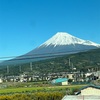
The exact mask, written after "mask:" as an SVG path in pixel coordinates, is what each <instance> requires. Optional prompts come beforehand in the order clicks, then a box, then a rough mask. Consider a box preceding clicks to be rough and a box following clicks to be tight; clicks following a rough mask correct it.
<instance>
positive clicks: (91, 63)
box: [0, 49, 100, 75]
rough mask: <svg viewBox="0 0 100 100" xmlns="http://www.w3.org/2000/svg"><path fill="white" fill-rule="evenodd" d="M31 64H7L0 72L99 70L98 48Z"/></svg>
mask: <svg viewBox="0 0 100 100" xmlns="http://www.w3.org/2000/svg"><path fill="white" fill-rule="evenodd" d="M31 64H32V65H30V63H26V64H22V65H13V66H9V72H7V67H5V68H3V67H1V69H0V74H5V75H6V74H9V75H18V74H20V73H23V72H29V73H30V74H32V73H34V74H37V73H45V74H47V73H53V72H65V71H66V72H72V71H73V70H76V71H83V72H86V71H88V70H89V69H90V70H91V71H93V70H100V49H95V50H91V51H87V52H81V53H76V54H71V55H65V56H62V57H57V58H52V59H48V60H44V61H39V62H32V63H31Z"/></svg>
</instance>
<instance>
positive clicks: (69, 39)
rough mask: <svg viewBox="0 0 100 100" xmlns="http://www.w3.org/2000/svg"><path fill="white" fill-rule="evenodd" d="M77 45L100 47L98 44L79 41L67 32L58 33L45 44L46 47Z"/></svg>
mask: <svg viewBox="0 0 100 100" xmlns="http://www.w3.org/2000/svg"><path fill="white" fill-rule="evenodd" d="M75 44H82V45H93V46H97V47H100V45H99V44H96V43H94V42H91V41H88V40H82V39H79V38H77V37H75V36H72V35H70V34H69V33H66V32H58V33H56V34H55V35H54V36H53V37H51V38H50V39H49V40H47V41H46V42H45V43H44V45H46V46H48V45H54V47H55V46H57V45H75Z"/></svg>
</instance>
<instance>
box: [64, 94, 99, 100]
mask: <svg viewBox="0 0 100 100" xmlns="http://www.w3.org/2000/svg"><path fill="white" fill-rule="evenodd" d="M62 100H100V96H94V95H91V96H81V95H80V96H75V95H66V96H64V97H63V98H62Z"/></svg>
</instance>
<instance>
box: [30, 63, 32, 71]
mask: <svg viewBox="0 0 100 100" xmlns="http://www.w3.org/2000/svg"><path fill="white" fill-rule="evenodd" d="M30 69H31V71H32V62H30Z"/></svg>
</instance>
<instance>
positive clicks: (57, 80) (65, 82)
mask: <svg viewBox="0 0 100 100" xmlns="http://www.w3.org/2000/svg"><path fill="white" fill-rule="evenodd" d="M51 83H52V84H57V83H61V84H62V85H68V78H57V79H54V80H52V81H51Z"/></svg>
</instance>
